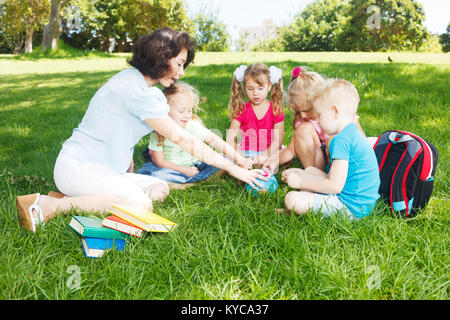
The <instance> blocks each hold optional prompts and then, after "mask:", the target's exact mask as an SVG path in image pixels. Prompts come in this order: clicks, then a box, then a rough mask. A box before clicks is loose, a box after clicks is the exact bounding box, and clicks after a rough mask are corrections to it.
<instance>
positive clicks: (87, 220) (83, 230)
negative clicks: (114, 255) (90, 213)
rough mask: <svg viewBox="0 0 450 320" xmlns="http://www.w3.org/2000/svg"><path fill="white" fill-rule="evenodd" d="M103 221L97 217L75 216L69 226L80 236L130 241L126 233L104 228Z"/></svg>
mask: <svg viewBox="0 0 450 320" xmlns="http://www.w3.org/2000/svg"><path fill="white" fill-rule="evenodd" d="M102 221H103V219H100V218H97V217H82V216H73V217H72V220H71V221H70V223H69V226H70V227H71V228H72V229H73V230H75V231H76V232H77V233H78V234H79V235H80V236H82V237H88V238H104V239H128V238H129V236H128V235H127V234H126V233H123V232H120V231H117V230H114V229H111V228H107V227H104V226H102Z"/></svg>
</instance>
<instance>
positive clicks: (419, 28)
mask: <svg viewBox="0 0 450 320" xmlns="http://www.w3.org/2000/svg"><path fill="white" fill-rule="evenodd" d="M349 15H350V17H351V18H350V20H349V21H348V23H347V25H346V28H345V30H344V32H342V34H341V36H340V39H339V41H338V43H339V47H340V48H341V49H342V50H347V51H349V50H355V51H379V50H405V49H408V50H411V49H415V50H418V49H419V48H420V47H421V46H422V43H423V42H424V40H426V39H427V38H428V36H429V34H428V31H427V30H426V29H425V27H424V25H423V22H424V20H425V12H424V9H423V7H422V5H421V4H420V3H418V2H417V1H415V0H384V1H376V0H350V11H349Z"/></svg>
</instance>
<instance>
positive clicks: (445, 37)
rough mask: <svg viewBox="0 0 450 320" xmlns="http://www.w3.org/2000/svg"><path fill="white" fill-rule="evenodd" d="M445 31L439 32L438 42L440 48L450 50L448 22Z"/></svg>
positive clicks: (449, 24)
mask: <svg viewBox="0 0 450 320" xmlns="http://www.w3.org/2000/svg"><path fill="white" fill-rule="evenodd" d="M446 31H447V32H446V33H443V34H441V36H440V37H439V42H440V43H441V44H442V50H443V51H444V52H449V51H450V23H448V24H447V30H446Z"/></svg>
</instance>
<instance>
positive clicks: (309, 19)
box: [279, 0, 349, 51]
mask: <svg viewBox="0 0 450 320" xmlns="http://www.w3.org/2000/svg"><path fill="white" fill-rule="evenodd" d="M348 12H349V5H348V4H347V1H345V0H320V1H314V2H312V3H310V4H309V5H308V6H307V7H306V8H305V9H304V10H303V11H302V12H300V13H299V14H297V15H296V17H295V21H294V22H293V23H292V24H291V25H289V26H285V27H281V28H280V30H279V34H280V37H281V43H282V45H283V47H284V49H285V50H286V51H336V50H337V48H338V46H339V43H338V41H339V37H340V34H341V33H342V31H343V28H344V27H345V25H346V23H347V20H348Z"/></svg>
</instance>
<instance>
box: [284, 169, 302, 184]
mask: <svg viewBox="0 0 450 320" xmlns="http://www.w3.org/2000/svg"><path fill="white" fill-rule="evenodd" d="M303 177H304V171H303V170H302V169H298V168H291V169H287V170H285V171H283V173H282V174H281V179H282V180H283V181H284V182H285V183H287V185H288V186H289V187H291V188H294V189H301V188H302V183H303Z"/></svg>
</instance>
